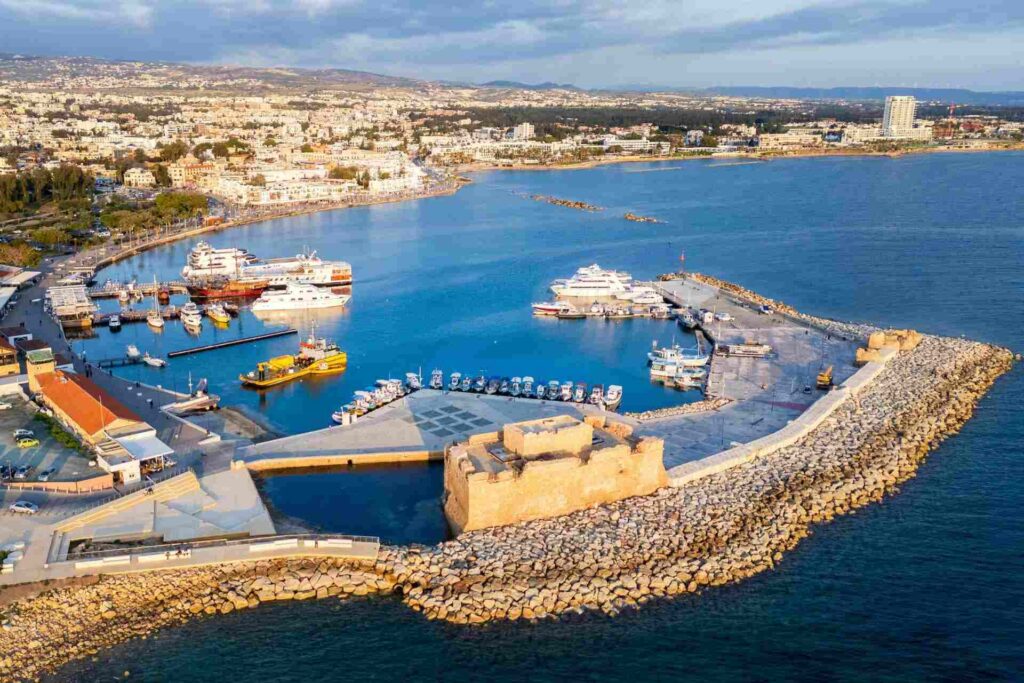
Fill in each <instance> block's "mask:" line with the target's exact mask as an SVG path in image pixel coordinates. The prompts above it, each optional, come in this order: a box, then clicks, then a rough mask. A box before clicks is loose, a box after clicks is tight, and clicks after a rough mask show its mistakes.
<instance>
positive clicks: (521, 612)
mask: <svg viewBox="0 0 1024 683" xmlns="http://www.w3.org/2000/svg"><path fill="white" fill-rule="evenodd" d="M719 282H721V281H719ZM723 284H729V283H723ZM733 287H738V286H736V285H733ZM744 291H749V290H744ZM751 294H754V293H752V292H751ZM793 314H796V315H800V316H806V318H808V319H811V320H817V319H815V318H813V316H809V315H807V314H801V313H797V312H796V311H793ZM819 322H820V323H821V324H828V325H839V324H840V323H834V322H832V321H826V320H823V319H821V320H820V321H819ZM852 327H853V326H851V329H852ZM1012 366H1013V356H1012V354H1011V353H1010V352H1009V351H1008V350H1006V349H1003V348H999V347H996V346H992V345H988V344H983V343H980V342H973V341H968V340H964V339H957V338H948V337H937V336H931V335H925V337H924V338H923V340H922V341H921V343H920V344H919V345H918V346H917V347H916V348H914V349H912V350H906V351H900V352H898V353H897V355H896V356H895V357H893V358H892V359H891V360H890V361H889V362H888V363H887V364H886V365H885V366H884V368H882V369H881V370H880V372H879V373H878V374H877V377H876V378H875V379H874V380H873V381H871V382H870V383H868V384H866V385H865V386H863V387H862V388H861V389H860V390H859V392H858V393H857V394H856V395H855V398H853V399H852V400H849V401H846V402H845V403H843V404H842V406H840V407H839V408H838V409H836V410H835V412H834V413H833V414H832V415H831V416H830V417H828V418H827V419H825V420H824V421H823V422H822V423H821V424H820V425H818V426H816V427H814V428H813V429H811V430H810V431H808V432H807V433H806V434H805V435H804V436H802V437H801V438H800V439H799V440H797V441H796V442H795V443H793V444H792V445H789V446H785V447H782V448H779V449H778V450H776V451H773V452H772V453H770V454H765V455H762V456H759V457H757V458H755V459H753V460H752V461H750V462H746V463H744V464H742V465H739V466H736V467H734V468H732V469H730V470H727V471H722V472H718V473H716V474H711V475H709V476H706V477H704V478H701V479H697V480H693V481H689V482H686V483H684V484H681V485H678V486H667V487H665V488H662V489H660V490H658V491H656V492H655V493H654V494H652V495H650V496H643V497H637V498H629V499H625V500H621V501H618V502H615V503H611V504H608V505H602V506H598V507H595V508H592V509H587V510H581V511H577V512H573V513H570V514H568V515H564V516H561V517H555V518H550V519H543V520H537V521H532V522H523V523H519V524H514V525H510V526H505V527H496V528H490V529H483V530H480V531H475V532H470V533H467V534H463V535H462V536H460V537H458V538H456V539H454V540H451V541H446V542H443V543H439V544H436V545H433V546H421V545H409V546H388V547H382V548H381V551H380V554H379V556H378V559H377V560H376V562H375V563H374V564H373V565H372V566H371V565H366V564H353V563H346V562H344V561H341V560H309V559H292V560H269V561H251V562H245V563H239V564H233V565H214V566H208V567H202V568H196V569H188V570H164V571H157V572H152V573H139V574H125V575H117V576H110V575H107V576H103V577H102V578H101V579H100V580H99V581H98V582H96V583H94V584H91V585H86V586H72V587H64V588H55V589H54V590H52V591H50V592H49V593H46V594H42V595H39V596H37V597H33V598H28V599H25V600H22V601H20V602H19V603H17V604H16V605H14V606H13V607H12V608H9V609H8V611H7V613H6V614H5V616H4V625H3V628H4V630H3V631H2V632H0V639H2V640H3V642H5V646H4V648H3V652H4V656H3V657H2V658H0V678H13V679H20V678H27V679H31V678H35V677H38V676H40V675H42V674H43V673H46V672H48V671H52V670H54V669H56V668H58V667H59V666H61V665H63V664H65V663H67V662H69V661H71V660H73V659H77V658H80V657H84V656H88V655H89V654H92V653H95V652H96V651H97V650H98V649H100V648H105V647H110V646H113V645H116V644H118V643H121V642H124V641H126V640H129V639H133V638H136V637H139V636H145V635H146V634H148V633H150V632H152V631H154V630H156V629H159V628H164V627H168V626H172V625H175V624H180V623H183V622H185V621H188V620H189V619H192V618H194V617H195V616H197V615H215V614H227V613H229V612H231V611H234V610H236V609H246V608H253V607H257V606H258V605H259V604H260V603H262V602H270V601H279V600H303V599H310V598H326V597H339V598H345V597H347V596H349V595H368V594H372V593H385V594H387V593H396V594H400V599H401V600H402V601H403V602H404V603H405V604H406V605H408V606H409V607H410V608H411V609H413V610H415V611H417V612H420V613H421V614H422V615H423V616H424V617H425V618H427V619H436V620H443V621H447V622H451V623H455V624H479V623H484V622H488V621H496V620H508V621H516V620H520V619H524V620H536V619H542V618H554V617H557V616H559V615H562V614H569V613H582V612H602V613H605V614H608V615H614V614H617V613H619V612H620V611H622V610H624V609H634V608H638V607H640V606H642V605H644V604H646V603H648V602H651V601H653V600H663V599H668V598H670V597H672V596H679V595H682V594H686V593H700V592H702V591H704V590H707V589H709V588H710V587H713V586H719V585H725V584H730V583H735V582H738V581H741V580H744V579H746V578H749V577H751V576H754V575H756V574H758V573H760V572H763V571H766V570H769V569H773V568H774V567H775V566H776V565H777V564H778V563H779V562H781V561H783V560H784V557H785V556H784V553H785V552H786V551H788V550H790V549H792V548H794V547H795V546H796V545H798V543H799V542H800V540H802V539H803V538H805V537H806V536H808V535H809V534H810V533H811V527H812V525H814V524H820V523H824V522H828V521H830V520H832V519H833V518H835V517H837V516H840V515H844V514H848V513H850V512H851V511H852V510H855V509H857V508H860V507H863V506H866V505H869V504H871V503H874V502H877V501H880V500H882V499H883V498H885V497H886V496H888V495H892V494H893V493H895V492H896V491H898V487H899V484H900V483H902V482H904V481H906V480H907V479H910V478H912V477H913V476H914V475H915V473H916V471H917V468H918V467H919V466H920V464H921V463H922V462H923V460H924V459H925V457H926V456H927V454H928V453H929V452H931V451H932V450H934V449H935V448H936V447H937V446H938V445H939V444H941V442H942V441H944V440H945V439H946V438H948V437H949V436H951V435H953V434H956V433H957V432H958V431H959V430H960V428H961V427H962V426H963V425H964V424H965V423H966V422H967V420H969V419H970V417H971V415H972V414H973V411H974V409H975V406H976V405H977V403H978V401H980V400H981V398H982V397H983V396H984V395H985V394H986V393H987V392H988V390H989V389H990V387H991V386H992V384H993V383H994V382H995V381H996V379H998V377H999V376H1001V375H1002V374H1004V373H1006V372H1008V371H1009V370H1011V369H1012Z"/></svg>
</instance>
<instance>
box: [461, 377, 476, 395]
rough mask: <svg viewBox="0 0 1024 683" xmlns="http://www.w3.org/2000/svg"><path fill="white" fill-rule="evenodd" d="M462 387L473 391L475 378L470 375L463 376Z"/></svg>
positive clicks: (464, 389)
mask: <svg viewBox="0 0 1024 683" xmlns="http://www.w3.org/2000/svg"><path fill="white" fill-rule="evenodd" d="M461 389H462V390H463V391H472V390H473V378H472V377H470V376H469V375H466V376H465V377H463V378H462V387H461Z"/></svg>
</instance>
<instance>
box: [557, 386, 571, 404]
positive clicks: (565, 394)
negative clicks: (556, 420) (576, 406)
mask: <svg viewBox="0 0 1024 683" xmlns="http://www.w3.org/2000/svg"><path fill="white" fill-rule="evenodd" d="M558 398H560V399H561V400H563V401H571V400H572V382H562V386H560V387H559V389H558Z"/></svg>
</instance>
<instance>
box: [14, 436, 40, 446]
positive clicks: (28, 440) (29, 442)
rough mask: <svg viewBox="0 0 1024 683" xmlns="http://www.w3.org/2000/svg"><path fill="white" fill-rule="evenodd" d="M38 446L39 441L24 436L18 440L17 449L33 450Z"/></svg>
mask: <svg viewBox="0 0 1024 683" xmlns="http://www.w3.org/2000/svg"><path fill="white" fill-rule="evenodd" d="M38 445H39V439H36V438H34V437H31V436H26V437H22V438H20V439H18V448H35V447H36V446H38Z"/></svg>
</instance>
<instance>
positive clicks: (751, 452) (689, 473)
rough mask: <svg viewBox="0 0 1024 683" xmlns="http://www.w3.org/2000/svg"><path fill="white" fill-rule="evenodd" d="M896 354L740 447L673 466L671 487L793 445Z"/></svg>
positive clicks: (869, 366)
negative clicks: (766, 434)
mask: <svg viewBox="0 0 1024 683" xmlns="http://www.w3.org/2000/svg"><path fill="white" fill-rule="evenodd" d="M895 356H896V351H894V350H892V349H887V350H886V351H885V353H883V354H882V360H881V361H879V362H873V363H868V364H867V365H865V366H864V367H863V368H861V369H860V370H858V371H857V373H856V374H854V375H853V377H850V378H849V379H848V380H846V381H845V382H843V385H842V386H841V387H839V388H838V389H835V390H834V391H831V392H829V393H828V394H827V395H826V396H824V397H822V398H820V399H819V400H818V401H817V402H816V403H814V405H812V406H811V407H810V408H808V409H807V410H806V411H805V412H804V413H802V414H801V415H800V417H798V418H796V419H795V420H793V421H792V422H790V423H789V424H788V425H787V426H785V427H783V428H782V429H780V430H779V431H777V432H775V433H773V434H769V435H768V436H764V437H761V438H760V439H756V440H754V441H751V442H750V443H746V444H743V445H742V446H736V447H735V448H730V449H729V450H726V451H722V452H721V453H716V454H715V455H710V456H708V457H706V458H701V459H700V460H694V461H693V462H688V463H684V464H682V465H679V466H677V467H673V468H672V469H670V470H669V471H668V476H669V483H670V484H671V485H672V486H683V485H685V484H688V483H690V482H692V481H696V480H698V479H700V478H702V477H707V476H710V475H712V474H718V473H719V472H724V471H725V470H728V469H731V468H733V467H736V466H738V465H742V464H744V463H747V462H750V461H751V460H753V459H754V458H758V457H762V456H765V455H770V454H772V453H774V452H775V451H777V450H779V449H780V448H785V447H787V446H791V445H793V444H795V443H796V442H797V441H798V440H800V439H802V438H803V437H805V436H807V434H809V433H810V432H811V431H812V430H814V429H817V428H818V427H819V426H820V425H821V423H822V422H824V421H825V420H826V419H828V417H829V416H831V415H832V414H833V413H834V412H835V411H836V409H837V408H839V407H840V406H841V405H843V404H844V403H846V402H847V401H848V400H850V399H852V398H855V397H856V396H857V395H858V394H859V393H860V391H861V390H863V389H864V387H866V386H868V385H869V384H870V383H871V381H872V380H874V379H875V378H876V377H877V376H878V375H879V373H881V372H882V371H883V370H885V366H886V363H888V362H889V360H891V359H892V358H894V357H895Z"/></svg>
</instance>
